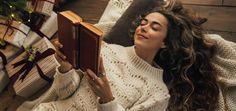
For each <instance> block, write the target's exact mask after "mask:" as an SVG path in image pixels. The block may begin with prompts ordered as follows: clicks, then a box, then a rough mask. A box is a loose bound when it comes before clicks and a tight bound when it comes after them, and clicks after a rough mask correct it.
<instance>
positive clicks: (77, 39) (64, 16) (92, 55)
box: [58, 11, 102, 74]
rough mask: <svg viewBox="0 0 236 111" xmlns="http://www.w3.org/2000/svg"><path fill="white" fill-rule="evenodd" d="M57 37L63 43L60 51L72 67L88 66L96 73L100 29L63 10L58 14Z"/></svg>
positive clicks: (84, 68)
mask: <svg viewBox="0 0 236 111" xmlns="http://www.w3.org/2000/svg"><path fill="white" fill-rule="evenodd" d="M58 38H59V42H60V43H61V44H62V45H63V48H62V49H61V52H62V53H63V54H65V56H66V57H67V60H68V61H69V62H70V63H71V64H72V65H73V67H74V68H80V69H81V70H83V71H85V70H86V69H87V68H90V69H91V70H92V71H93V72H94V73H95V74H98V67H99V66H98V65H99V63H98V62H99V54H100V47H101V41H102V31H101V30H99V29H97V28H96V27H94V26H93V25H91V24H89V23H86V22H83V20H82V18H81V17H79V16H78V15H77V14H75V13H73V12H71V11H63V12H60V13H59V14H58Z"/></svg>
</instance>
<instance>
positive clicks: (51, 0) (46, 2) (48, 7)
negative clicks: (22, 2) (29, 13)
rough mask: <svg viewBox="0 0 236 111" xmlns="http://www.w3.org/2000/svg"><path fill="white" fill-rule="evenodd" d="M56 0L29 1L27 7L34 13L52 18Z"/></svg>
mask: <svg viewBox="0 0 236 111" xmlns="http://www.w3.org/2000/svg"><path fill="white" fill-rule="evenodd" d="M54 4H55V0H30V1H27V7H28V8H30V9H32V10H33V11H34V12H38V13H42V14H44V15H46V16H50V15H51V13H52V11H53V7H54Z"/></svg>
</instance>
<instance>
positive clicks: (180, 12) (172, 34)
mask: <svg viewBox="0 0 236 111" xmlns="http://www.w3.org/2000/svg"><path fill="white" fill-rule="evenodd" d="M152 12H159V13H161V14H162V15H164V16H165V17H166V18H167V20H168V33H167V37H166V38H165V40H164V42H165V45H166V48H163V49H161V50H160V51H159V52H158V53H157V55H156V57H155V62H156V63H157V64H158V65H160V66H161V67H162V68H163V70H164V76H163V78H164V82H165V83H166V85H167V87H168V89H169V93H170V95H171V98H170V100H169V105H168V110H170V111H195V110H201V111H212V110H214V109H215V107H216V103H217V100H218V95H219V86H218V85H217V82H216V74H214V72H213V67H212V65H211V63H210V62H211V58H212V57H213V56H214V52H215V51H214V45H212V43H209V42H208V41H206V40H205V38H204V35H203V29H202V27H201V24H202V23H203V22H205V20H203V19H202V18H200V17H198V16H195V14H194V13H190V12H189V11H188V10H186V9H184V8H183V6H182V4H181V3H180V2H176V1H175V3H171V4H169V5H166V6H165V7H157V8H154V9H152V10H151V11H150V12H148V13H152ZM148 13H147V14H148ZM147 14H144V15H143V17H145V16H146V15H147ZM138 21H139V18H138V19H137V20H136V21H135V22H134V27H133V28H134V29H135V27H137V26H138V25H139V22H138ZM131 32H132V34H133V33H134V30H132V31H131Z"/></svg>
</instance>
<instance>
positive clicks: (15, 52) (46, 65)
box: [0, 0, 59, 97]
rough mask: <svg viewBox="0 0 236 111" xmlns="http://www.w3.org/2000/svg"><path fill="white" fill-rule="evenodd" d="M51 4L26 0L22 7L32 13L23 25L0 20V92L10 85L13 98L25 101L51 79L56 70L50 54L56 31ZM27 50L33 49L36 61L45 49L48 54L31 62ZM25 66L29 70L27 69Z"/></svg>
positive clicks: (15, 21) (19, 22)
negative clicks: (14, 95)
mask: <svg viewBox="0 0 236 111" xmlns="http://www.w3.org/2000/svg"><path fill="white" fill-rule="evenodd" d="M54 2H55V0H28V1H27V4H26V5H27V7H28V8H29V9H30V10H32V13H31V17H30V18H29V20H28V21H27V22H22V21H17V20H14V19H2V18H0V92H2V90H3V89H4V88H5V87H8V86H9V85H12V86H13V88H14V90H15V92H16V94H17V95H19V96H23V97H29V96H31V95H33V94H34V93H35V92H37V91H38V90H40V88H42V87H43V86H44V85H46V84H47V83H49V81H48V80H47V79H45V78H48V79H52V77H53V74H54V73H55V68H56V67H57V66H59V63H58V62H57V61H56V59H55V57H54V53H53V54H52V52H54V49H55V48H54V47H53V45H52V44H51V42H50V39H51V38H52V37H53V35H54V34H55V33H56V32H57V28H58V27H57V14H56V13H55V12H54V11H53V6H54ZM29 47H31V48H32V47H33V48H35V49H34V50H36V52H37V54H36V55H37V56H35V55H34V54H33V55H34V56H35V57H36V58H40V57H39V55H40V54H42V53H45V51H46V50H48V49H50V51H49V52H50V53H51V54H50V55H48V56H46V57H45V58H41V59H40V60H37V59H36V60H34V57H33V58H32V57H31V56H32V55H29V54H27V53H28V51H27V50H26V49H28V48H29ZM46 52H47V51H46ZM38 54H39V55H38ZM29 58H31V59H29ZM20 61H25V62H20ZM19 62H20V63H19ZM15 64H18V65H15ZM19 64H20V65H19ZM29 64H31V66H32V67H30V68H29V67H28V66H29ZM26 66H27V68H25V69H24V67H26ZM22 67H23V68H22ZM20 70H24V71H20ZM26 70H29V71H26ZM25 71H26V72H25ZM26 73H27V74H26ZM15 74H16V75H15ZM23 76H24V77H23ZM22 78H24V79H22Z"/></svg>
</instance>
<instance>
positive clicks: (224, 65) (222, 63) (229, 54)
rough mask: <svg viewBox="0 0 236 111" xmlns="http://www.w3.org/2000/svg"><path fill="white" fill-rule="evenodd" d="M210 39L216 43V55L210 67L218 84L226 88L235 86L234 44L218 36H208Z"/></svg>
mask: <svg viewBox="0 0 236 111" xmlns="http://www.w3.org/2000/svg"><path fill="white" fill-rule="evenodd" d="M210 39H213V40H214V41H216V55H215V57H214V58H213V59H212V65H213V67H214V69H215V71H216V74H217V76H218V80H219V82H220V83H222V84H223V85H224V86H226V87H233V86H236V43H234V42H230V41H227V40H225V39H223V38H221V37H220V36H218V35H210Z"/></svg>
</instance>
